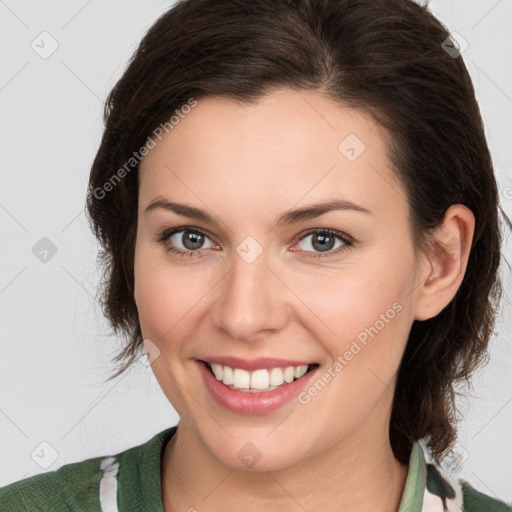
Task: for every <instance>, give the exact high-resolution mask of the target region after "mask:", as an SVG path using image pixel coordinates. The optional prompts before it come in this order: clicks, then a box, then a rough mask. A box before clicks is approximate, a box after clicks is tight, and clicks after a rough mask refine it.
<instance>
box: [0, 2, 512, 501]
mask: <svg viewBox="0 0 512 512" xmlns="http://www.w3.org/2000/svg"><path fill="white" fill-rule="evenodd" d="M169 6H170V2H163V1H157V0H151V1H148V0H144V1H142V0H140V1H137V2H135V1H133V0H132V1H126V0H123V1H121V0H118V1H114V0H109V1H106V0H103V1H101V2H100V1H99V0H92V1H91V0H89V1H84V0H80V1H74V0H73V1H69V0H68V1H61V2H58V1H48V0H44V1H38V2H34V1H31V2H30V1H28V0H6V1H1V0H0V34H1V42H2V46H1V49H0V51H1V66H0V102H1V113H2V122H1V123H0V130H1V132H0V148H1V149H0V158H1V160H0V165H1V177H0V180H1V183H0V215H1V223H0V229H1V231H0V236H1V241H2V243H1V252H0V256H1V261H0V272H1V274H0V315H1V317H0V326H1V338H0V339H1V345H0V347H1V354H0V372H1V373H0V390H1V395H0V399H1V401H0V432H1V436H0V460H1V461H2V463H1V465H0V486H3V485H7V484H9V483H11V482H13V481H16V480H19V479H22V478H26V477H28V476H32V475H35V474H38V473H42V472H45V471H52V470H55V469H58V468H59V467H60V466H62V465H64V464H67V463H70V462H77V461H81V460H84V459H86V458H90V457H95V456H99V455H105V454H114V453H116V452H119V451H122V450H125V449H127V448H129V447H131V446H134V445H136V444H140V443H142V442H145V441H146V440H148V439H149V438H150V437H152V436H153V435H154V434H156V433H157V432H159V431H161V430H163V429H164V428H166V427H168V426H171V425H175V424H176V422H177V420H178V417H177V415H176V413H175V411H174V410H173V409H172V407H171V406H170V404H169V403H168V401H167V399H166V398H165V397H164V395H163V393H162V391H161V389H160V387H159V386H158V384H157V382H156V380H155V378H154V376H153V374H152V372H151V369H150V368H147V367H146V366H145V365H144V364H143V363H137V367H136V368H134V369H133V370H132V371H131V372H130V373H128V374H125V376H124V377H122V378H121V379H118V380H116V381H114V382H111V383H109V384H103V382H102V381H103V380H104V379H105V378H106V376H107V375H108V372H109V370H110V369H111V366H110V364H109V359H110V357H111V356H112V355H113V354H114V352H115V350H116V349H117V348H119V340H115V339H112V338H111V337H109V336H108V327H107V325H106V323H105V321H104V319H103V318H102V314H101V310H100V308H99V306H98V305H97V304H95V302H94V296H95V290H96V287H97V284H98V281H99V274H98V268H97V266H96V254H97V245H96V242H95V239H94V238H93V236H92V234H91V233H90V231H89V227H88V224H87V222H86V219H85V215H84V211H83V207H84V200H85V192H86V187H87V180H88V174H89V168H90V165H91V163H92V160H93V157H94V155H95V151H96V150H97V147H98V144H99V141H100V137H101V133H102V122H101V112H102V106H103V101H104V99H105V97H106V94H107V91H108V90H109V89H110V88H111V87H112V86H113V85H114V83H115V81H116V80H117V79H118V78H119V76H120V75H121V73H122V71H123V69H124V67H125V65H126V63H127V60H128V58H129V57H130V56H131V54H132V52H133V51H134V50H135V48H136V45H137V44H138V42H139V39H140V38H141V36H142V35H143V33H144V32H145V31H146V30H147V28H149V26H150V25H151V24H152V22H153V21H154V20H155V19H156V18H157V17H158V15H159V14H160V13H162V12H163V11H165V10H166V9H167V8H168V7H169ZM430 8H431V9H432V11H433V12H434V13H436V14H437V15H438V17H440V19H441V20H442V21H443V22H444V23H445V24H446V25H447V26H448V28H449V29H450V30H451V31H456V32H458V33H459V34H461V35H462V37H463V38H464V39H465V40H466V41H467V42H468V43H469V47H468V48H467V50H466V51H465V52H464V54H463V57H464V60H465V62H466V65H467V66H468V69H469V71H470V73H471V76H472V78H473V80H474V84H475V87H476V90H477V97H478V99H479V102H480V106H481V110H482V115H483V118H484V121H485V126H486V133H487V136H488V141H489V145H490V148H491V150H492V154H493V158H494V163H495V166H496V173H497V177H498V181H499V184H500V196H501V201H502V205H503V208H504V209H505V210H506V211H507V213H508V215H509V216H511V215H512V174H511V171H510V169H511V164H512V150H511V144H510V140H511V134H512V69H511V64H510V62H511V60H512V59H511V53H512V35H511V30H510V27H511V26H512V2H511V1H510V0H500V1H497V0H473V1H467V0H453V1H447V0H438V1H432V2H431V3H430ZM44 31H46V32H48V33H49V34H50V35H51V38H53V39H54V40H55V41H56V42H57V43H58V48H57V49H56V51H55V52H54V53H53V54H52V55H50V56H49V57H47V58H42V57H41V56H40V55H39V54H38V53H37V52H36V51H35V50H34V49H33V48H32V47H31V44H32V42H33V41H35V43H34V45H36V44H37V45H39V47H38V51H39V52H45V51H46V52H48V51H49V50H50V49H51V44H52V39H51V38H49V36H40V34H41V33H42V32H44ZM41 38H45V39H44V42H41ZM43 46H44V47H43ZM42 237H48V238H49V239H50V240H51V241H52V242H53V244H55V246H56V247H57V253H56V254H55V255H54V256H53V257H51V258H48V261H47V262H46V263H43V262H41V261H40V260H39V259H38V258H36V256H35V255H34V254H33V252H32V248H33V246H34V245H35V244H36V243H37V242H38V241H39V240H40V239H41V238H42ZM510 246H511V242H510V238H509V239H508V245H507V247H505V249H504V254H505V255H506V257H507V259H508V260H509V261H510V262H512V251H511V247H510ZM503 276H504V279H505V286H506V288H507V289H508V290H510V289H511V286H510V284H511V274H510V271H509V270H507V269H506V267H505V268H504V271H503ZM509 295H510V294H509ZM509 295H506V296H505V301H504V303H503V305H502V314H501V316H500V322H499V325H498V329H497V331H498V334H497V336H496V337H495V338H493V340H492V350H491V361H490V363H489V365H488V366H487V367H486V368H485V370H483V371H481V372H480V373H479V374H478V377H477V378H476V379H475V381H474V389H473V391H472V398H470V399H469V401H467V402H466V401H462V402H461V407H462V412H463V413H464V416H465V419H464V421H463V422H462V423H461V424H460V437H459V439H460V445H461V452H462V453H464V449H465V450H466V451H467V453H468V454H469V455H467V457H465V459H464V461H463V464H462V467H461V474H462V476H463V477H465V478H467V479H468V480H469V481H470V482H471V483H472V484H473V485H474V486H475V487H477V488H478V489H480V490H481V491H483V492H485V493H488V494H490V495H496V496H499V497H500V498H501V499H505V500H507V501H511V502H512V341H511V335H510V332H511V328H512V321H511V319H512V308H511V305H510V296H509ZM42 442H46V443H49V445H46V444H43V445H41V443H42ZM462 447H463V448H462ZM31 454H32V456H31ZM53 459H55V460H53ZM52 461H53V462H52ZM50 462H51V465H49V466H47V467H41V465H43V466H44V465H48V464H49V463H50Z"/></svg>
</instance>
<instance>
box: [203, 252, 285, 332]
mask: <svg viewBox="0 0 512 512" xmlns="http://www.w3.org/2000/svg"><path fill="white" fill-rule="evenodd" d="M217 289H218V296H217V297H216V300H215V302H214V303H213V304H214V305H213V306H212V307H213V308H214V313H213V322H214V324H215V327H216V328H217V329H220V330H222V331H224V333H227V334H228V335H229V336H230V337H231V338H232V339H236V340H240V341H247V342H250V341H253V340H258V339H261V338H265V337H267V336H271V335H273V334H275V333H277V332H279V331H280V330H281V329H283V328H284V326H285V325H286V323H287V322H288V320H289V316H290V302H289V301H290V297H291V295H292V293H291V291H290V290H289V289H288V288H287V287H286V285H285V284H284V283H283V281H282V280H281V279H279V276H277V275H276V272H274V271H273V270H272V269H271V268H270V267H269V265H268V260H267V257H266V253H265V252H263V253H262V254H261V255H260V256H259V257H258V258H257V259H256V260H255V261H252V262H250V263H248V262H247V261H245V260H244V259H243V258H242V257H240V256H239V255H238V254H237V253H234V255H233V258H232V267H231V269H230V270H229V271H228V272H227V274H226V275H225V277H224V278H223V279H222V280H221V282H220V283H219V285H218V286H217Z"/></svg>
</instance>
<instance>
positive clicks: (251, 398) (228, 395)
mask: <svg viewBox="0 0 512 512" xmlns="http://www.w3.org/2000/svg"><path fill="white" fill-rule="evenodd" d="M196 363H197V364H198V365H199V371H200V372H201V375H202V377H203V380H204V383H205V385H206V387H207V389H208V391H209V392H210V394H211V395H212V396H213V398H214V399H215V400H216V401H217V402H218V403H219V404H220V405H222V406H223V407H224V408H225V409H227V410H228V411H231V412H236V413H239V414H246V415H257V414H268V413H271V412H274V411H276V410H277V409H279V408H280V407H282V406H283V405H285V404H286V403H288V402H290V401H292V400H293V399H294V398H296V397H297V395H298V394H299V393H300V392H301V390H302V389H304V388H305V387H306V385H307V384H308V382H309V381H310V380H311V378H312V377H313V375H314V374H315V373H316V371H317V370H318V367H316V368H313V369H312V370H311V371H309V372H307V373H305V374H304V375H303V376H302V377H301V378H300V379H297V380H294V381H293V382H291V383H290V384H286V385H283V386H279V387H278V388H277V389H275V390H273V391H260V392H257V393H251V392H247V391H236V390H234V389H231V388H228V387H227V386H226V385H225V384H223V383H222V382H221V381H218V380H217V379H216V378H215V376H214V375H213V374H212V373H211V372H210V370H209V367H208V366H207V365H206V363H204V362H202V361H196Z"/></svg>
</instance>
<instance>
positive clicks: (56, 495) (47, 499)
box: [0, 457, 103, 512]
mask: <svg viewBox="0 0 512 512" xmlns="http://www.w3.org/2000/svg"><path fill="white" fill-rule="evenodd" d="M101 459H102V457H95V458H91V459H87V460H84V461H82V462H75V463H72V464H66V465H65V466H62V467H61V468H59V469H57V470H55V471H50V472H47V473H43V474H40V475H34V476H31V477H29V478H25V479H24V480H19V481H18V482H14V483H12V484H10V485H7V486H5V487H1V488H0V504H1V507H0V508H1V509H2V510H9V511H10V512H18V511H20V512H21V511H39V510H41V511H43V510H52V511H54V512H61V511H70V510H76V511H79V510H91V511H93V510H99V509H98V504H99V498H98V492H97V489H98V488H99V482H100V480H101V478H102V476H103V471H102V470H101V469H100V461H101Z"/></svg>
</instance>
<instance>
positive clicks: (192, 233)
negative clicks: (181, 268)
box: [157, 227, 354, 259]
mask: <svg viewBox="0 0 512 512" xmlns="http://www.w3.org/2000/svg"><path fill="white" fill-rule="evenodd" d="M308 239H309V240H308ZM207 240H209V241H210V245H207V246H205V242H206V241H207ZM157 242H159V243H161V244H162V245H163V246H164V249H165V250H166V252H169V253H172V254H176V255H178V256H181V257H189V258H192V257H201V252H202V251H203V249H211V248H215V247H218V246H217V245H216V244H214V243H213V242H211V240H210V237H209V236H208V235H207V234H206V232H204V231H203V230H202V229H199V228H193V227H179V228H171V229H168V230H166V231H164V232H163V233H162V234H161V235H160V236H159V237H158V238H157ZM298 243H299V244H300V243H303V246H302V247H301V248H299V249H294V248H292V249H291V250H292V251H293V252H301V253H304V256H305V257H307V258H315V259H320V258H326V257H330V256H334V255H337V254H339V253H341V252H342V251H346V250H348V249H349V248H350V247H352V246H353V244H354V240H353V239H352V238H351V237H349V236H348V235H346V234H344V233H341V232H339V231H335V230H333V229H314V230H309V231H308V232H307V233H306V234H305V235H303V236H302V237H301V238H299V242H298ZM315 251H317V252H315ZM307 253H311V254H307Z"/></svg>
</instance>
